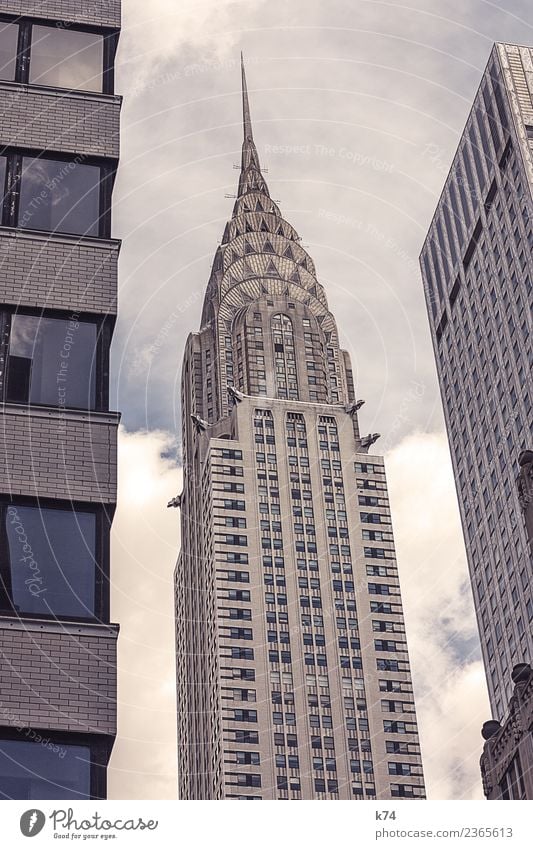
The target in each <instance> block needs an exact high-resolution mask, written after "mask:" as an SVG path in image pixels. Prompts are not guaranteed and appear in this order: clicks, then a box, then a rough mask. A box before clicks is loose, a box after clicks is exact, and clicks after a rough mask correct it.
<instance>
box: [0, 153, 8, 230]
mask: <svg viewBox="0 0 533 849" xmlns="http://www.w3.org/2000/svg"><path fill="white" fill-rule="evenodd" d="M6 170H7V157H5V156H0V223H1V220H2V219H1V204H2V203H3V202H4V192H5V188H6Z"/></svg>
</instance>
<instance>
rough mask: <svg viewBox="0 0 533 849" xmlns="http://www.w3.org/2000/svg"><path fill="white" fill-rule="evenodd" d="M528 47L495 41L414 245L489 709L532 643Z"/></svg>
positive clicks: (499, 700) (531, 83)
mask: <svg viewBox="0 0 533 849" xmlns="http://www.w3.org/2000/svg"><path fill="white" fill-rule="evenodd" d="M532 69H533V52H532V51H531V49H529V48H527V47H518V46H516V45H512V44H496V45H495V46H494V48H493V50H492V53H491V55H490V59H489V62H488V66H487V69H486V71H485V73H484V75H483V79H482V81H481V85H480V88H479V90H478V92H477V94H476V97H475V100H474V104H473V107H472V111H471V112H470V115H469V117H468V120H467V123H466V127H465V130H464V132H463V135H462V138H461V141H460V143H459V148H458V150H457V153H456V155H455V158H454V160H453V164H452V167H451V170H450V174H449V176H448V178H447V180H446V184H445V186H444V190H443V192H442V195H441V198H440V200H439V203H438V206H437V210H436V213H435V216H434V218H433V221H432V224H431V227H430V229H429V233H428V236H427V238H426V241H425V243H424V247H423V250H422V254H421V268H422V276H423V279H424V288H425V293H426V300H427V306H428V314H429V320H430V324H431V332H432V337H433V346H434V350H435V357H436V361H437V369H438V374H439V381H440V387H441V394H442V400H443V405H444V414H445V418H446V426H447V429H448V436H449V440H450V446H451V453H452V461H453V468H454V473H455V480H456V486H457V493H458V497H459V506H460V510H461V517H462V523H463V530H464V536H465V542H466V549H467V554H468V563H469V569H470V577H471V582H472V589H473V593H474V603H475V608H476V613H477V619H478V626H479V631H480V635H481V644H482V649H483V658H484V662H485V669H486V674H487V681H488V687H489V693H490V699H491V705H492V710H493V714H494V717H495V718H496V719H502V718H503V716H504V714H505V712H506V709H507V703H508V700H509V698H510V696H511V692H512V686H513V685H512V680H511V670H512V669H513V667H514V666H515V665H516V664H519V663H521V662H531V660H532V655H533V651H532V650H533V627H532V625H533V572H532V560H531V553H530V551H529V548H528V538H527V533H526V526H525V522H524V517H523V515H522V511H521V508H520V504H519V500H518V493H517V489H516V487H515V478H516V476H517V473H518V468H519V467H518V461H519V457H520V455H521V454H522V452H523V451H524V450H525V449H528V448H531V446H532V445H533V433H532V425H533V381H532V376H531V375H532V372H531V367H532V364H533V348H532V345H531V333H532V313H531V306H532V291H533V290H532V285H533V284H532V279H533V264H532V255H531V249H532V246H533V203H532V184H533V157H532V145H533V71H532Z"/></svg>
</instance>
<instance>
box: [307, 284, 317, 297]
mask: <svg viewBox="0 0 533 849" xmlns="http://www.w3.org/2000/svg"><path fill="white" fill-rule="evenodd" d="M309 291H310V292H311V294H312V295H314V296H315V298H316V286H311V288H310V289H309Z"/></svg>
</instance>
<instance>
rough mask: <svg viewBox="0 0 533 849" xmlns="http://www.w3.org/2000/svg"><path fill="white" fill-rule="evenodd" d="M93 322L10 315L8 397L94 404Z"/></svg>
mask: <svg viewBox="0 0 533 849" xmlns="http://www.w3.org/2000/svg"><path fill="white" fill-rule="evenodd" d="M95 399H96V325H95V324H93V323H92V322H89V321H77V320H76V319H75V318H72V319H59V318H42V317H39V316H34V315H21V314H18V315H14V316H12V319H11V334H10V340H9V359H8V365H7V400H8V401H12V402H14V403H20V404H27V403H30V404H48V405H50V406H53V407H56V406H57V407H70V408H81V409H84V410H86V409H93V408H94V406H95Z"/></svg>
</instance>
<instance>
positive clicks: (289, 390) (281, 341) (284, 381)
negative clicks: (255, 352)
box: [271, 313, 298, 399]
mask: <svg viewBox="0 0 533 849" xmlns="http://www.w3.org/2000/svg"><path fill="white" fill-rule="evenodd" d="M271 326H272V346H273V352H274V371H275V383H276V394H277V397H278V398H292V399H298V379H297V376H296V355H295V351H294V331H293V327H292V321H291V320H290V318H289V316H288V315H284V314H283V313H276V314H275V315H273V316H272V325H271Z"/></svg>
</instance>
